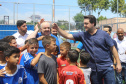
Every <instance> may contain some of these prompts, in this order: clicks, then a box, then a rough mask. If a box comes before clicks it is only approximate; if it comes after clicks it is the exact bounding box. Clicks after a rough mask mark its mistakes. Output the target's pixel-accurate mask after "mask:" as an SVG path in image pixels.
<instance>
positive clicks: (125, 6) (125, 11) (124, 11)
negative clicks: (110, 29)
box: [121, 4, 126, 17]
mask: <svg viewBox="0 0 126 84" xmlns="http://www.w3.org/2000/svg"><path fill="white" fill-rule="evenodd" d="M121 14H122V16H123V17H126V4H124V7H123V10H122V11H121Z"/></svg>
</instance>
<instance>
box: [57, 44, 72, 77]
mask: <svg viewBox="0 0 126 84" xmlns="http://www.w3.org/2000/svg"><path fill="white" fill-rule="evenodd" d="M70 49H71V44H70V43H69V42H63V43H62V44H60V54H61V56H60V57H58V58H57V63H58V74H59V75H60V72H61V70H62V69H63V68H64V67H66V66H68V65H69V63H68V62H67V60H66V56H67V53H68V51H69V50H70Z"/></svg>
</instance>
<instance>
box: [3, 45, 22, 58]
mask: <svg viewBox="0 0 126 84" xmlns="http://www.w3.org/2000/svg"><path fill="white" fill-rule="evenodd" d="M14 53H20V50H19V49H18V48H16V47H14V46H10V47H8V48H7V50H5V51H4V56H5V57H10V56H11V55H12V54H14Z"/></svg>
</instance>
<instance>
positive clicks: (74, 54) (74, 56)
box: [67, 49, 79, 62]
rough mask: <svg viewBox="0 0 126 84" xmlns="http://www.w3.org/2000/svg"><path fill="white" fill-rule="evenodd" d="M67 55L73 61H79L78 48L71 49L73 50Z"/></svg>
mask: <svg viewBox="0 0 126 84" xmlns="http://www.w3.org/2000/svg"><path fill="white" fill-rule="evenodd" d="M67 56H68V58H69V59H70V61H71V62H77V60H78V57H79V53H78V52H77V51H76V50H73V49H71V50H69V52H68V55H67Z"/></svg>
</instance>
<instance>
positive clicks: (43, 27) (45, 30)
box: [27, 22, 59, 53]
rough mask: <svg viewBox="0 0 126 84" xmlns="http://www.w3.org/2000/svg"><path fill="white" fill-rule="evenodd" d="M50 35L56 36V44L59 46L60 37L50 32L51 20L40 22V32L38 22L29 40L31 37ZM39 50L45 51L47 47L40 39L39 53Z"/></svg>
mask: <svg viewBox="0 0 126 84" xmlns="http://www.w3.org/2000/svg"><path fill="white" fill-rule="evenodd" d="M49 35H50V36H52V37H54V38H56V45H57V46H58V47H59V41H58V38H57V37H56V36H55V35H53V34H50V23H49V22H43V23H41V24H40V32H39V28H38V24H37V25H36V26H35V31H34V32H33V33H32V34H30V35H29V36H28V37H27V40H28V39H30V38H39V37H42V36H49ZM39 52H45V49H44V47H43V45H42V40H40V41H39V49H38V52H37V53H39Z"/></svg>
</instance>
